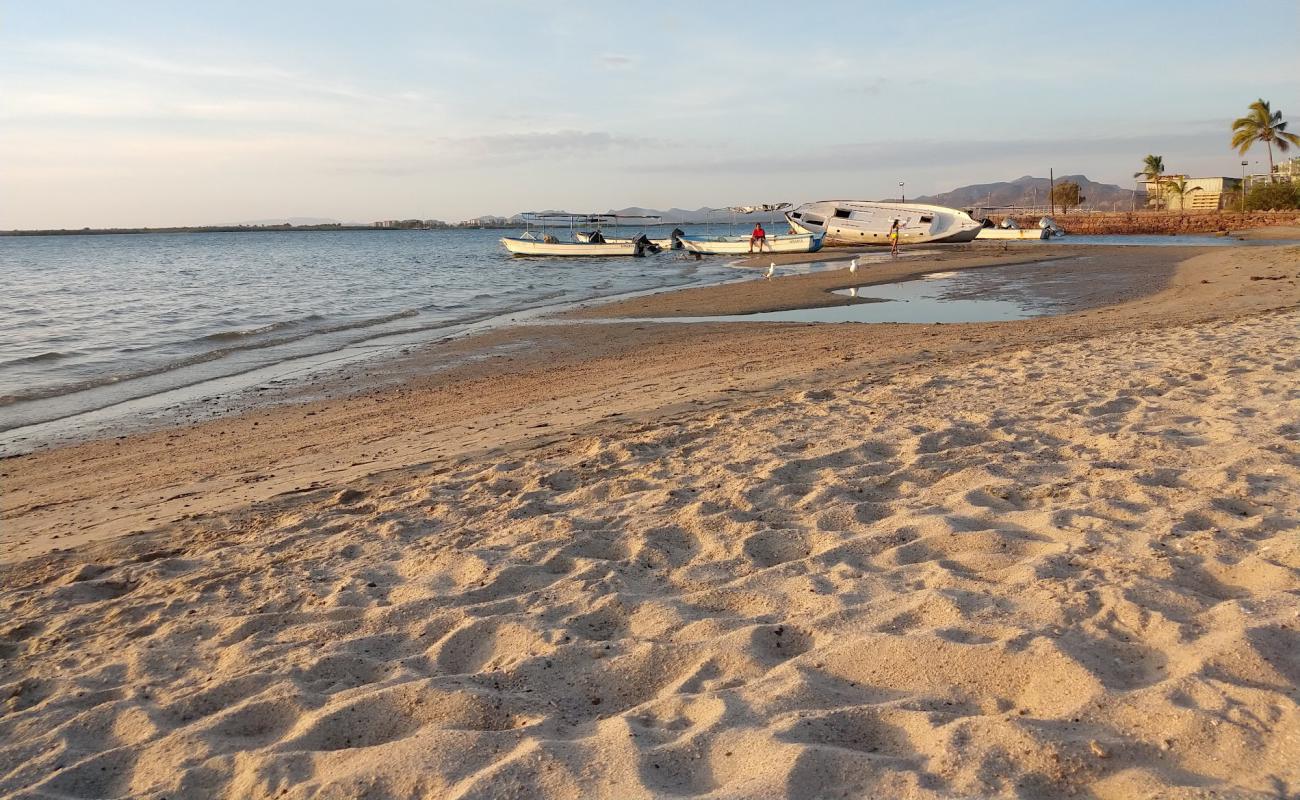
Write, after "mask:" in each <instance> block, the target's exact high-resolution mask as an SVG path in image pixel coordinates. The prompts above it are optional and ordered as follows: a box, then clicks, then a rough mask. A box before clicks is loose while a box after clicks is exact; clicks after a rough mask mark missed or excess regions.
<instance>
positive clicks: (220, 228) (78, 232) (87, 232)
mask: <svg viewBox="0 0 1300 800" xmlns="http://www.w3.org/2000/svg"><path fill="white" fill-rule="evenodd" d="M447 227H452V226H447ZM516 227H517V226H516ZM432 229H433V228H431V227H430V228H423V230H432ZM399 230H411V229H410V228H398V227H381V226H378V225H343V224H341V223H330V224H325V225H197V226H192V227H182V228H57V229H49V230H31V231H18V230H14V231H0V236H102V235H106V234H114V233H261V232H268V231H269V232H272V233H275V232H280V231H399Z"/></svg>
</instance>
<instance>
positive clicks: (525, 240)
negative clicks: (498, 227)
mask: <svg viewBox="0 0 1300 800" xmlns="http://www.w3.org/2000/svg"><path fill="white" fill-rule="evenodd" d="M524 219H525V221H526V222H527V223H528V224H529V225H533V224H537V225H541V226H542V230H541V231H540V233H541V235H540V236H539V235H538V234H537V233H536V232H534V231H532V230H528V231H525V232H524V233H522V234H520V235H519V236H505V237H502V239H501V244H502V245H503V246H504V247H505V248H506V250H508V251H510V254H511V255H516V256H561V257H563V256H581V257H585V258H590V257H594V256H636V257H640V256H645V255H651V254H654V253H658V252H659V251H660V250H662V249H663V247H661V246H660V245H658V244H655V243H654V242H652V241H651V240H650V239H649V238H647V237H646V236H645V234H641V235H639V236H636V237H633V238H631V239H622V238H620V239H606V238H605V236H604V234H602V233H601V232H600V230H599V228H597V229H596V230H594V231H589V232H587V233H580V232H577V231H573V232H572V237H573V240H572V241H563V240H561V239H559V238H558V237H556V236H554V235H552V234H551V233H548V232H547V231H546V226H548V225H555V224H557V223H568V225H569V227H570V229H572V228H573V226H574V225H575V224H578V223H583V222H587V223H595V224H597V225H600V224H602V223H604V224H610V223H615V224H616V223H617V221H618V220H619V219H631V217H623V216H619V215H617V214H567V213H542V214H529V215H525V217H524ZM655 219H657V217H655Z"/></svg>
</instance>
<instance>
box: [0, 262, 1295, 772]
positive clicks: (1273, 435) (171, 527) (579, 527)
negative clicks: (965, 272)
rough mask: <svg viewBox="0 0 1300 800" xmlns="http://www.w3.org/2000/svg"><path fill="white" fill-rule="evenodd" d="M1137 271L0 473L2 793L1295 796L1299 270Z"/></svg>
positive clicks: (579, 336)
mask: <svg viewBox="0 0 1300 800" xmlns="http://www.w3.org/2000/svg"><path fill="white" fill-rule="evenodd" d="M1164 249H1165V248H1160V250H1164ZM1168 250H1170V252H1168V253H1157V252H1154V251H1153V250H1135V251H1130V252H1128V253H1120V252H1116V251H1106V254H1105V258H1106V259H1108V260H1109V261H1108V263H1119V262H1117V261H1115V259H1120V260H1122V259H1130V260H1131V262H1132V263H1131V264H1130V267H1131V268H1132V269H1143V270H1146V271H1147V274H1149V280H1147V281H1146V282H1141V281H1140V282H1137V283H1134V284H1131V285H1130V288H1129V289H1128V290H1126V291H1127V293H1128V296H1126V297H1107V296H1102V297H1100V298H1099V299H1101V300H1104V301H1105V302H1107V303H1109V304H1108V305H1103V306H1097V307H1092V308H1088V309H1086V310H1080V311H1078V312H1077V313H1074V314H1069V315H1065V316H1060V317H1052V318H1044V319H1037V320H1025V321H1021V322H1011V323H996V324H980V325H933V326H931V325H925V326H909V325H883V326H820V327H819V326H789V325H786V326H771V325H769V326H761V325H735V326H728V325H721V324H718V325H690V326H685V325H656V324H650V323H636V322H623V323H617V324H611V325H601V326H600V327H599V328H595V327H593V326H592V325H590V324H585V323H576V324H569V325H559V326H530V327H525V328H520V329H512V330H509V331H498V332H495V333H492V334H489V335H487V336H485V337H480V338H478V339H475V340H473V341H469V340H466V341H462V342H457V343H451V344H449V345H447V346H446V348H444V349H443V350H441V351H440V352H441V353H442V354H443V356H445V354H446V352H447V350H448V349H454V348H461V349H463V350H465V351H466V352H469V351H474V352H478V353H484V354H490V355H485V356H484V357H483V358H482V359H479V360H476V361H474V362H473V363H471V364H467V365H464V366H461V367H458V368H456V369H454V370H450V371H446V372H442V373H439V374H438V375H437V376H435V377H430V378H427V379H425V380H423V381H421V380H413V381H410V380H408V381H407V382H405V383H402V384H401V385H400V386H397V387H388V388H382V389H374V390H372V391H367V392H360V393H358V392H346V393H341V394H340V396H338V397H334V398H332V399H326V400H320V401H316V402H313V403H309V404H306V405H295V406H288V407H283V408H271V409H264V410H259V411H257V412H255V413H252V414H249V415H246V416H243V417H238V418H230V419H220V420H215V421H212V422H207V423H204V424H200V425H195V426H192V427H188V428H181V429H175V430H167V431H160V432H157V433H153V434H147V435H139V436H131V437H127V438H124V439H120V440H119V439H114V440H108V441H100V442H91V443H87V444H84V445H79V446H75V447H63V448H58V449H54V450H49V451H43V452H38V453H34V454H31V455H28V456H22V457H17V458H11V459H7V460H5V461H0V473H2V474H0V479H3V481H4V485H5V487H6V491H5V492H4V495H3V497H2V498H0V504H2V505H0V513H2V514H3V520H4V528H3V530H2V531H0V545H2V546H3V552H4V554H5V556H4V558H5V560H6V561H7V562H8V563H7V564H5V565H4V566H2V567H0V587H2V588H0V609H3V617H2V619H3V623H2V624H3V627H0V658H2V659H3V673H2V675H3V677H2V678H0V680H2V681H3V685H0V699H3V701H4V706H3V715H2V716H0V794H3V795H5V796H10V795H13V796H24V797H27V796H35V797H46V796H60V797H67V796H71V797H105V796H114V797H117V796H121V797H205V796H225V797H240V798H253V797H302V798H305V797H349V798H351V797H430V798H432V797H439V798H441V797H453V798H469V797H475V798H477V797H547V798H552V797H553V798H561V797H611V798H628V797H663V796H681V795H692V796H710V797H767V796H772V797H783V796H789V797H807V798H814V797H839V796H848V797H933V798H939V797H962V796H1008V797H1060V796H1069V795H1078V796H1091V797H1098V798H1112V797H1113V798H1129V797H1209V796H1214V797H1278V796H1291V795H1295V794H1296V793H1298V792H1300V766H1298V765H1300V759H1297V758H1296V754H1297V752H1300V689H1298V688H1297V686H1298V684H1300V540H1298V539H1297V536H1296V532H1297V528H1298V527H1300V526H1298V524H1297V519H1300V501H1298V500H1297V498H1298V497H1300V426H1298V424H1297V420H1300V381H1298V380H1297V376H1298V375H1300V355H1297V353H1300V311H1297V310H1296V306H1297V303H1298V302H1300V288H1298V287H1297V283H1298V282H1300V248H1264V247H1250V248H1233V249H1226V248H1225V249H1216V250H1209V249H1207V250H1204V251H1181V250H1178V251H1175V250H1174V249H1173V248H1169V249H1168ZM1094 252H1100V251H1094ZM983 257H984V256H982V255H980V254H978V253H959V254H956V255H953V256H952V257H951V258H949V257H947V256H945V257H944V259H941V260H940V262H935V263H934V264H932V265H930V267H929V268H931V269H933V268H936V267H938V268H944V269H949V268H957V267H959V266H962V265H961V264H955V263H953V262H954V261H955V260H958V259H962V258H971V259H974V258H983ZM965 266H976V265H975V264H966V265H965ZM919 268H925V265H918V264H902V263H900V264H898V265H895V266H891V267H889V268H887V269H895V270H900V271H903V272H906V271H907V270H914V269H919ZM883 277H887V276H886V275H884V274H883V270H882V271H881V272H873V273H871V279H873V280H874V279H876V278H883ZM836 282H842V285H846V286H847V285H860V284H862V283H866V282H869V281H868V280H864V279H863V275H862V274H861V273H860V274H859V275H858V276H856V277H850V276H848V275H847V273H845V272H842V271H836V272H828V273H818V274H814V275H809V276H793V277H789V278H784V279H780V280H775V281H770V282H769V281H753V282H751V283H746V284H740V285H737V286H739V287H741V288H743V289H744V291H745V292H751V293H753V296H752V297H749V298H748V299H747V300H746V301H745V302H744V303H743V304H739V306H738V307H739V308H740V310H744V309H745V308H748V309H750V310H754V309H756V308H768V307H774V306H779V305H781V302H782V301H781V300H779V299H778V298H781V297H785V301H784V302H789V301H790V299H791V298H796V297H801V296H802V295H803V293H804V291H805V289H808V287H809V286H812V285H814V284H815V285H816V288H815V290H814V291H817V292H821V291H824V290H825V289H826V288H829V287H830V286H831V285H832V284H834V283H836ZM735 288H737V287H736V286H733V287H717V288H716V289H702V290H694V291H693V292H689V293H687V292H683V293H674V294H667V295H661V296H654V297H650V298H643V299H640V300H636V301H631V302H632V305H626V304H625V305H623V306H621V307H618V308H613V309H608V310H606V311H603V312H588V313H611V314H615V315H616V316H631V315H641V316H656V317H657V316H666V315H667V314H666V313H665V312H667V311H671V310H672V309H679V308H680V309H687V308H693V307H694V306H693V305H692V304H698V305H699V306H700V307H705V306H711V307H713V308H714V309H715V312H716V309H717V308H718V304H719V303H723V302H731V301H730V300H728V298H729V297H734V295H735V292H734V291H733V292H732V294H731V295H728V294H727V292H728V290H729V289H732V290H734V289H735ZM1104 294H1105V293H1104V292H1103V295H1104ZM733 310H735V309H733ZM684 313H694V312H693V311H687V312H684ZM593 331H598V333H593ZM437 357H438V356H437V354H433V353H426V354H415V355H413V356H412V361H411V363H408V364H405V365H398V366H394V367H393V368H392V369H394V370H395V373H394V374H397V373H398V372H400V373H402V374H409V373H411V372H415V373H418V372H419V369H420V365H421V363H424V362H422V361H421V359H431V358H437ZM403 370H405V371H406V372H402V371H403ZM386 377H390V376H385V375H372V376H370V380H374V381H378V382H383V380H384V379H386ZM340 391H341V392H342V390H340ZM122 534H130V535H122ZM55 537H57V538H55ZM70 544H71V545H76V546H75V547H73V549H71V550H55V548H67V547H69V546H70Z"/></svg>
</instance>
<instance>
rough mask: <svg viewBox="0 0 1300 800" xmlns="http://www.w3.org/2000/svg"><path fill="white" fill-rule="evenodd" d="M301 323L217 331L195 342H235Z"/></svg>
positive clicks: (274, 323)
mask: <svg viewBox="0 0 1300 800" xmlns="http://www.w3.org/2000/svg"><path fill="white" fill-rule="evenodd" d="M301 322H302V321H300V320H296V319H291V320H285V321H284V322H272V323H271V324H270V325H261V326H259V327H256V328H248V329H247V330H242V331H241V330H235V331H218V332H217V333H209V334H207V335H206V336H200V337H199V338H198V339H197V340H196V341H199V342H237V341H239V340H240V339H246V338H248V337H249V336H260V335H262V334H266V333H274V332H276V331H282V330H284V329H285V328H292V327H293V326H294V325H298V324H300V323H301Z"/></svg>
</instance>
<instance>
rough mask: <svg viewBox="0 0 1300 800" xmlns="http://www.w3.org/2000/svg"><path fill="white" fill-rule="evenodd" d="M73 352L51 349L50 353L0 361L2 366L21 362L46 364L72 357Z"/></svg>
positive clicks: (12, 365)
mask: <svg viewBox="0 0 1300 800" xmlns="http://www.w3.org/2000/svg"><path fill="white" fill-rule="evenodd" d="M73 355H74V354H73V353H60V352H59V351H58V350H51V351H49V352H48V353H41V354H39V355H34V356H23V357H22V358H11V359H9V360H8V361H0V367H15V366H18V365H19V364H46V363H49V362H51V361H60V360H62V359H65V358H71V357H72V356H73Z"/></svg>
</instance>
